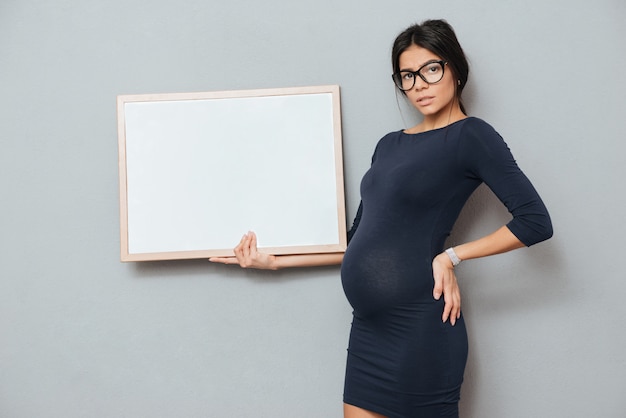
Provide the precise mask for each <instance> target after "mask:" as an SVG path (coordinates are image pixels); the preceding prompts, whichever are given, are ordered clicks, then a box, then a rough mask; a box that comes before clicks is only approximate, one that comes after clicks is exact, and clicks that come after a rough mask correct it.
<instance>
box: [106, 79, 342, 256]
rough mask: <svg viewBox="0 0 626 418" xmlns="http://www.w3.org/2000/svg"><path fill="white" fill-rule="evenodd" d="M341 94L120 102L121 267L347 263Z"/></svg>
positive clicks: (323, 89) (275, 92) (181, 96)
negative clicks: (248, 248)
mask: <svg viewBox="0 0 626 418" xmlns="http://www.w3.org/2000/svg"><path fill="white" fill-rule="evenodd" d="M339 103H340V102H339V87H338V86H317V87H301V88H286V89H271V90H267V89H266V90H246V91H225V92H206V93H177V94H157V95H122V96H118V100H117V106H118V107H117V108H118V136H119V171H120V218H121V228H120V230H121V260H122V261H147V260H166V259H185V258H204V257H211V256H228V255H232V254H233V253H232V248H233V247H234V246H235V245H236V244H237V243H238V242H239V240H240V238H241V236H242V235H243V234H244V233H245V232H247V231H249V230H253V231H255V232H256V233H257V236H258V237H259V247H260V248H261V249H262V250H264V251H267V252H271V253H273V254H304V253H326V252H343V251H345V248H346V223H345V206H344V190H343V166H342V151H341V118H340V104H339Z"/></svg>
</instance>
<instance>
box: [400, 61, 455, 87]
mask: <svg viewBox="0 0 626 418" xmlns="http://www.w3.org/2000/svg"><path fill="white" fill-rule="evenodd" d="M443 65H444V62H442V61H435V62H429V63H426V64H425V65H423V66H422V67H420V69H419V70H417V71H400V72H399V73H396V74H394V77H393V78H394V81H395V83H396V85H397V86H398V88H400V89H401V90H404V91H406V90H411V89H412V88H413V86H415V80H416V78H415V77H416V75H418V76H419V77H420V78H421V79H422V80H424V81H425V82H426V83H428V84H434V83H437V82H439V81H441V79H442V78H443Z"/></svg>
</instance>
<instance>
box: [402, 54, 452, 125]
mask: <svg viewBox="0 0 626 418" xmlns="http://www.w3.org/2000/svg"><path fill="white" fill-rule="evenodd" d="M439 60H441V57H439V56H438V55H435V54H434V53H432V52H430V51H429V50H427V49H425V48H422V47H420V46H417V45H411V46H410V47H409V48H407V49H406V50H405V51H404V52H403V53H402V54H400V57H399V60H398V63H399V67H400V71H417V70H419V69H420V68H421V67H422V66H423V65H424V64H426V63H428V62H429V61H439ZM405 93H406V96H407V98H408V99H409V101H410V102H411V104H412V105H413V106H415V108H416V109H417V110H418V111H419V112H420V113H421V114H422V115H424V117H429V118H430V117H434V118H437V117H439V116H442V115H448V114H449V113H450V112H451V111H453V112H454V111H455V110H458V109H459V103H458V101H457V100H456V80H455V79H454V75H453V74H452V71H451V70H450V67H449V66H448V65H446V66H444V74H443V78H442V79H441V81H439V82H437V83H434V84H428V83H427V82H425V81H424V80H422V79H421V78H420V77H417V76H416V77H415V85H414V86H413V88H412V89H410V90H407V91H406V92H405Z"/></svg>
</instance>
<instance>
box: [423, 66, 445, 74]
mask: <svg viewBox="0 0 626 418" xmlns="http://www.w3.org/2000/svg"><path fill="white" fill-rule="evenodd" d="M426 71H427V72H428V73H429V74H437V73H438V72H439V71H441V65H439V64H438V63H433V64H430V65H429V66H427V67H426Z"/></svg>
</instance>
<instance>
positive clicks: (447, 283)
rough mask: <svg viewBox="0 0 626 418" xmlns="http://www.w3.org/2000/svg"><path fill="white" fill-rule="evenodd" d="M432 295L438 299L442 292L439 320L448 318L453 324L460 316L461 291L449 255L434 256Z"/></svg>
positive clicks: (444, 320)
mask: <svg viewBox="0 0 626 418" xmlns="http://www.w3.org/2000/svg"><path fill="white" fill-rule="evenodd" d="M433 278H434V285H433V297H434V298H435V300H439V299H440V298H441V295H442V294H443V300H444V307H443V313H442V315H441V320H442V321H443V322H446V321H448V320H450V324H451V325H455V324H456V321H457V319H459V318H460V317H461V291H460V290H459V285H458V283H457V280H456V275H455V274H454V268H453V266H452V265H451V263H450V259H449V257H447V256H445V257H435V259H434V260H433Z"/></svg>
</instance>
